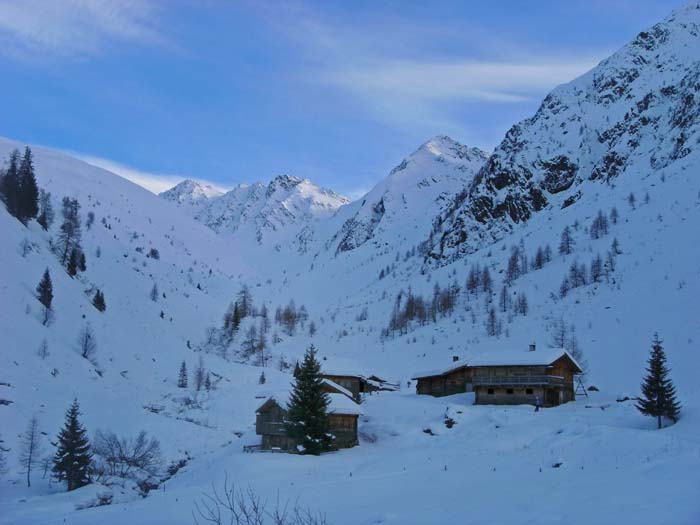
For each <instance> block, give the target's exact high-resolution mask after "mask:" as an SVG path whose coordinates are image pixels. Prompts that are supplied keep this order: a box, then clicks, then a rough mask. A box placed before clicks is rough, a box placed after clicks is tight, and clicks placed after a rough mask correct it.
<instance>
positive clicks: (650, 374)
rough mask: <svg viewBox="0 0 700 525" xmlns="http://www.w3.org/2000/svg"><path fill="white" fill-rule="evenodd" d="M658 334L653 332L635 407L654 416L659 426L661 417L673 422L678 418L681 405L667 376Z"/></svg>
mask: <svg viewBox="0 0 700 525" xmlns="http://www.w3.org/2000/svg"><path fill="white" fill-rule="evenodd" d="M661 343H662V341H661V340H660V339H659V335H658V334H654V340H653V341H652V344H651V353H650V355H649V361H648V363H649V367H648V368H647V369H646V370H647V376H646V377H645V378H644V383H642V396H643V397H642V398H639V400H638V402H637V405H636V407H637V409H638V410H639V411H640V412H641V413H642V414H644V415H646V416H652V417H655V418H656V421H657V426H658V428H661V418H662V417H667V418H669V419H670V420H671V421H673V422H674V423H675V422H676V421H677V420H678V417H679V414H680V410H681V405H680V403H678V401H677V400H676V388H675V387H674V386H673V383H672V382H671V379H670V378H669V377H668V374H669V372H670V370H669V368H668V367H667V366H666V354H665V352H664V349H663V346H662V345H661Z"/></svg>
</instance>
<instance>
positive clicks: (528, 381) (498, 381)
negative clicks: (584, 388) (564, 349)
mask: <svg viewBox="0 0 700 525" xmlns="http://www.w3.org/2000/svg"><path fill="white" fill-rule="evenodd" d="M472 384H473V385H474V386H524V385H545V386H565V384H566V383H565V381H564V378H563V377H561V376H549V375H534V376H474V377H473V378H472Z"/></svg>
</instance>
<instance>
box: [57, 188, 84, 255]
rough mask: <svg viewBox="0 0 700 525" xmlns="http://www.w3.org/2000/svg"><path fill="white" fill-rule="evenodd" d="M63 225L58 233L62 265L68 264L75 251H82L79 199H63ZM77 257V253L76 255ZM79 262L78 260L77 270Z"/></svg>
mask: <svg viewBox="0 0 700 525" xmlns="http://www.w3.org/2000/svg"><path fill="white" fill-rule="evenodd" d="M61 214H62V215H63V223H62V224H61V229H60V231H59V233H58V246H57V249H58V250H59V251H60V254H61V264H66V262H68V258H69V256H70V255H71V253H72V252H73V250H76V249H80V239H81V237H82V234H81V231H80V203H79V202H78V199H71V198H70V197H63V203H62V207H61ZM76 255H77V253H76ZM77 263H78V261H77V260H76V268H77Z"/></svg>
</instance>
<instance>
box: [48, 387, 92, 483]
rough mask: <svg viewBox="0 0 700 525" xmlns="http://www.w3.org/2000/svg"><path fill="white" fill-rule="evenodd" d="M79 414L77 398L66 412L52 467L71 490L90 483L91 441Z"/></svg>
mask: <svg viewBox="0 0 700 525" xmlns="http://www.w3.org/2000/svg"><path fill="white" fill-rule="evenodd" d="M78 416H80V407H79V405H78V400H77V399H76V400H74V401H73V404H72V405H71V407H70V408H69V409H68V411H67V412H66V421H65V424H64V426H63V429H62V430H61V432H60V433H59V434H58V449H57V450H56V455H55V456H54V460H53V468H52V469H51V470H52V472H53V474H54V476H55V478H56V479H58V480H59V481H65V482H66V484H67V487H68V490H69V491H71V490H74V489H77V488H80V487H83V486H85V485H87V484H88V483H90V475H89V471H90V464H91V462H92V454H91V452H90V442H89V440H88V437H87V431H86V430H85V427H83V425H82V424H81V423H80V421H79V420H78Z"/></svg>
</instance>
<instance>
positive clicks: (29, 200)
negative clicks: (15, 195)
mask: <svg viewBox="0 0 700 525" xmlns="http://www.w3.org/2000/svg"><path fill="white" fill-rule="evenodd" d="M18 176H19V188H20V195H19V216H18V217H17V218H18V219H19V220H20V221H22V222H23V223H24V224H26V223H27V221H28V220H29V219H33V218H35V217H36V216H37V214H38V213H39V206H38V200H39V188H38V187H37V185H36V177H35V176H34V160H33V158H32V150H31V149H29V147H26V148H25V149H24V156H23V157H22V160H21V161H20V164H19V170H18Z"/></svg>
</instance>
